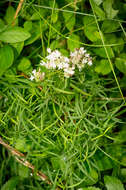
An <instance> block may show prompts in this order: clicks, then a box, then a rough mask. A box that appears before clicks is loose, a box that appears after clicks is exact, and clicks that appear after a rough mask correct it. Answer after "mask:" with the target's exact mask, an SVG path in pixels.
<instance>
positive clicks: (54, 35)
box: [47, 20, 61, 39]
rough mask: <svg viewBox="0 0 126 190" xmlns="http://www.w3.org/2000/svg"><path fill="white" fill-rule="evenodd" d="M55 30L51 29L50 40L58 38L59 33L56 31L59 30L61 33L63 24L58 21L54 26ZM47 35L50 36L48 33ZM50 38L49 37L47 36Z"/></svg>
mask: <svg viewBox="0 0 126 190" xmlns="http://www.w3.org/2000/svg"><path fill="white" fill-rule="evenodd" d="M53 27H54V28H55V29H53V28H52V29H51V33H50V38H54V39H55V38H56V37H57V32H56V31H55V30H57V31H59V32H60V29H61V22H60V21H59V20H58V21H57V22H56V23H55V24H54V26H53ZM47 35H48V33H47ZM47 37H48V36H47Z"/></svg>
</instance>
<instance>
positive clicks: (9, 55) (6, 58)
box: [0, 45, 14, 76]
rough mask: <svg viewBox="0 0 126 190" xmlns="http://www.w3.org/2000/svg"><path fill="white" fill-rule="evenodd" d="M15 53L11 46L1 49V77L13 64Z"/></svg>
mask: <svg viewBox="0 0 126 190" xmlns="http://www.w3.org/2000/svg"><path fill="white" fill-rule="evenodd" d="M13 61H14V53H13V49H12V48H11V46H9V45H5V46H3V47H2V48H0V76H1V75H2V74H3V73H4V72H5V71H6V70H7V69H8V68H9V67H10V66H11V65H12V64H13Z"/></svg>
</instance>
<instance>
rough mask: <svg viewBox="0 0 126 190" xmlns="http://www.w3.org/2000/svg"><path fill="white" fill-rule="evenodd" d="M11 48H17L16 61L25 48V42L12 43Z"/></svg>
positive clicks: (15, 52)
mask: <svg viewBox="0 0 126 190" xmlns="http://www.w3.org/2000/svg"><path fill="white" fill-rule="evenodd" d="M11 46H13V47H14V48H15V51H14V54H15V59H16V58H17V57H18V56H19V55H20V53H21V51H22V49H23V47H24V42H17V43H12V44H11Z"/></svg>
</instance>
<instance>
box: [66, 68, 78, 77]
mask: <svg viewBox="0 0 126 190" xmlns="http://www.w3.org/2000/svg"><path fill="white" fill-rule="evenodd" d="M74 72H75V71H74V68H72V67H69V68H66V69H64V76H65V77H66V78H69V77H70V76H72V75H74Z"/></svg>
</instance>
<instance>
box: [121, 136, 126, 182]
mask: <svg viewBox="0 0 126 190" xmlns="http://www.w3.org/2000/svg"><path fill="white" fill-rule="evenodd" d="M124 138H125V137H124ZM120 177H121V180H122V182H123V183H124V182H125V183H126V168H122V169H121V171H120Z"/></svg>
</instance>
